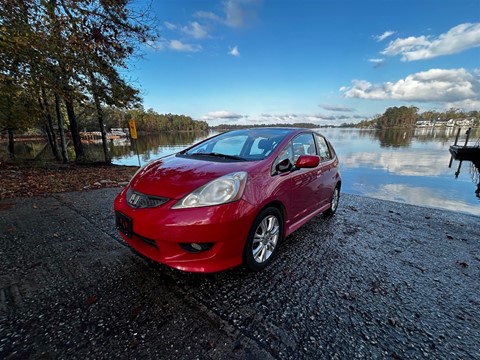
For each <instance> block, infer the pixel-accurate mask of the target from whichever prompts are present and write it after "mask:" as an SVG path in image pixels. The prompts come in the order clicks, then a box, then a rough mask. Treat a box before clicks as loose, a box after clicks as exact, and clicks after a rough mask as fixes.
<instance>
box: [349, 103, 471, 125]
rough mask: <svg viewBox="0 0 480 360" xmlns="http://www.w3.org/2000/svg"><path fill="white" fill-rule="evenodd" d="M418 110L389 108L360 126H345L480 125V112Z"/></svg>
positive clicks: (405, 107) (452, 109)
mask: <svg viewBox="0 0 480 360" xmlns="http://www.w3.org/2000/svg"><path fill="white" fill-rule="evenodd" d="M418 110H419V109H418V108H417V107H415V106H410V107H407V106H401V107H396V106H394V107H389V108H388V109H387V110H386V111H385V112H384V113H383V114H381V115H376V116H374V117H373V118H372V119H370V120H362V121H360V122H359V123H358V124H345V125H354V127H358V128H376V129H386V128H405V127H413V126H414V125H415V124H416V122H417V121H428V122H433V121H447V120H450V119H453V120H463V119H473V120H474V122H475V125H480V112H479V111H477V110H474V111H469V112H465V111H462V110H459V109H454V108H451V109H449V110H447V111H445V112H438V111H433V110H430V111H425V112H423V113H419V112H418Z"/></svg>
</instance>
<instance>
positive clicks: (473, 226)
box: [0, 188, 480, 359]
mask: <svg viewBox="0 0 480 360" xmlns="http://www.w3.org/2000/svg"><path fill="white" fill-rule="evenodd" d="M118 191H119V189H115V188H113V189H102V190H96V191H90V192H84V193H63V194H55V195H50V196H45V197H35V198H17V199H9V200H3V201H0V234H1V243H2V246H1V248H0V359H67V358H68V359H85V358H90V359H111V358H132V359H133V358H138V359H147V358H148V359H154V358H162V359H195V358H201V359H225V358H229V359H319V358H328V359H376V358H379V359H480V227H479V224H480V218H479V217H475V216H471V215H465V214H459V213H455V212H450V211H445V210H436V209H430V208H421V207H416V206H411V205H405V204H400V203H394V202H388V201H381V200H375V199H370V198H366V197H359V196H354V195H346V194H344V195H343V197H342V199H341V205H340V208H339V210H338V212H337V215H336V216H335V217H334V218H331V219H326V218H323V217H322V216H318V217H316V218H314V219H313V220H312V221H311V222H310V223H309V224H307V225H305V226H304V227H303V228H301V229H300V230H298V231H297V232H296V233H294V234H293V235H292V236H290V237H288V238H287V239H286V240H285V242H284V243H283V244H282V246H281V248H280V251H279V252H278V257H277V258H276V260H275V261H274V262H273V263H272V265H271V266H270V267H269V268H267V269H266V270H265V271H263V272H261V273H257V274H254V273H249V272H247V271H245V270H244V269H242V268H236V269H232V270H228V271H224V272H221V273H218V274H211V275H202V274H189V273H183V272H180V271H176V270H173V269H170V268H167V267H166V266H163V265H161V264H156V263H153V262H150V261H148V260H146V259H144V258H143V257H141V256H139V255H137V254H136V253H134V252H133V251H131V250H130V249H129V248H128V247H126V246H125V245H124V244H123V243H122V241H121V240H120V237H119V236H118V235H117V234H116V231H115V229H114V219H113V212H112V202H113V199H114V197H115V195H116V194H117V193H118Z"/></svg>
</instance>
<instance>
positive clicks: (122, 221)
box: [115, 211, 133, 238]
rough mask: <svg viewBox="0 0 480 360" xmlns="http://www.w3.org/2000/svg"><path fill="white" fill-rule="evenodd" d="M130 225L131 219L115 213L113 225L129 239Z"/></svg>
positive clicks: (118, 212) (130, 233) (130, 235)
mask: <svg viewBox="0 0 480 360" xmlns="http://www.w3.org/2000/svg"><path fill="white" fill-rule="evenodd" d="M132 223H133V221H132V219H131V218H129V217H128V216H127V215H124V214H122V213H121V212H120V211H116V212H115V224H116V226H117V230H118V231H120V232H121V233H123V234H124V235H125V236H127V237H129V238H131V237H132Z"/></svg>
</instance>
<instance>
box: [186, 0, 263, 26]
mask: <svg viewBox="0 0 480 360" xmlns="http://www.w3.org/2000/svg"><path fill="white" fill-rule="evenodd" d="M260 2H261V1H260V0H227V1H225V2H224V4H223V5H224V9H223V10H224V14H223V17H222V16H219V15H217V14H215V13H213V12H211V11H197V12H196V13H195V14H194V16H195V17H197V18H201V19H206V20H212V21H216V22H219V23H221V24H224V25H227V26H230V27H235V28H242V27H247V26H249V25H251V24H252V23H253V22H254V21H255V20H256V19H257V13H256V9H255V6H256V5H258V4H259V3H260Z"/></svg>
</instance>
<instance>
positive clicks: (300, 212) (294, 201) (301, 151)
mask: <svg viewBox="0 0 480 360" xmlns="http://www.w3.org/2000/svg"><path fill="white" fill-rule="evenodd" d="M292 147H293V153H294V154H293V161H294V163H295V162H296V161H297V159H298V158H299V157H300V156H301V155H318V153H317V147H316V145H315V140H314V137H313V134H312V133H311V132H306V133H302V134H299V135H298V136H296V137H295V138H294V139H293V140H292ZM291 176H292V177H291V185H290V186H291V191H290V209H291V214H292V221H293V222H294V223H296V222H298V221H300V220H302V219H303V218H305V217H306V216H308V215H310V214H311V213H312V212H314V211H315V210H317V209H318V208H319V206H320V202H321V200H322V183H323V181H322V172H321V171H320V167H319V166H317V167H315V168H310V169H296V170H295V171H293V172H292V175H291Z"/></svg>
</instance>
